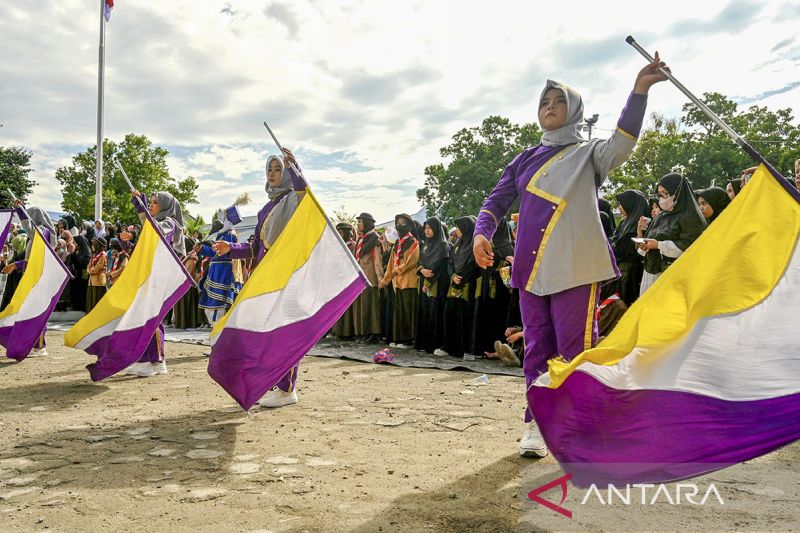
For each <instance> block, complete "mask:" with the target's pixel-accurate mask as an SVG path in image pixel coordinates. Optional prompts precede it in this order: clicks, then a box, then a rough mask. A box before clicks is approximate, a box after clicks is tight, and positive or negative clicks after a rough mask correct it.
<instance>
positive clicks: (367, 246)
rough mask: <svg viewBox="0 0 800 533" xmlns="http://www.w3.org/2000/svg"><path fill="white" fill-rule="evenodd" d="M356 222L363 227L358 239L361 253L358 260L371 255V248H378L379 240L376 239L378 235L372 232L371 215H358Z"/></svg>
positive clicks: (372, 221) (373, 228)
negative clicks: (358, 221)
mask: <svg viewBox="0 0 800 533" xmlns="http://www.w3.org/2000/svg"><path fill="white" fill-rule="evenodd" d="M356 220H360V221H361V223H362V224H363V225H364V233H362V234H361V235H360V236H359V238H358V241H359V243H360V244H361V252H360V254H359V258H361V257H366V256H368V255H369V254H370V253H372V249H373V248H376V247H377V246H380V244H381V240H380V239H379V238H378V234H377V233H376V232H375V231H374V230H375V218H374V217H373V216H372V215H370V214H369V213H361V214H360V215H358V218H356ZM370 232H372V233H370ZM356 250H358V245H356Z"/></svg>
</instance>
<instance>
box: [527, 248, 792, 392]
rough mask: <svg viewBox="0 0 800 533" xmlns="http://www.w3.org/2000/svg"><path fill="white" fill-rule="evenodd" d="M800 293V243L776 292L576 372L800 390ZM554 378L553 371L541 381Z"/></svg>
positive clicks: (657, 386) (648, 385) (670, 384)
mask: <svg viewBox="0 0 800 533" xmlns="http://www.w3.org/2000/svg"><path fill="white" fill-rule="evenodd" d="M798 295H800V247H796V248H795V251H794V255H793V256H792V258H791V260H790V261H789V265H788V267H787V269H786V272H784V274H783V276H782V277H781V278H780V280H779V281H778V283H777V284H776V286H775V288H774V289H773V291H772V293H770V295H769V296H767V297H766V298H765V299H764V300H763V301H762V302H760V303H758V304H757V305H755V306H753V307H751V308H750V309H747V310H745V311H742V312H739V313H735V314H731V315H723V316H715V317H711V318H705V319H702V320H699V321H698V322H697V324H696V325H695V327H694V328H693V329H692V330H691V331H690V332H689V334H688V335H687V336H686V337H684V338H683V339H682V340H681V341H680V342H679V343H677V344H676V345H674V346H671V347H660V348H659V349H656V348H643V347H637V348H636V349H634V351H633V352H631V353H630V354H629V355H627V356H625V357H624V358H623V359H622V360H621V361H620V362H619V363H617V364H615V365H608V366H605V365H597V364H594V363H583V364H581V365H580V366H578V367H577V368H576V371H579V372H585V373H587V374H589V375H591V376H593V377H594V378H595V379H597V380H598V381H600V382H602V383H604V384H605V385H608V386H609V387H613V388H615V389H621V390H622V389H625V390H644V389H649V390H675V391H682V392H690V393H696V394H702V395H703V396H709V397H713V398H719V399H721V400H730V401H748V400H764V399H769V398H777V397H780V396H786V395H789V394H795V393H798V392H800V357H798V354H797V351H796V346H797V335H798V327H797V324H798V317H800V297H798ZM710 378H713V379H710ZM549 383H550V376H549V374H547V373H545V374H543V375H542V376H541V377H540V378H539V379H538V380H537V381H536V385H537V386H547V385H548V384H549Z"/></svg>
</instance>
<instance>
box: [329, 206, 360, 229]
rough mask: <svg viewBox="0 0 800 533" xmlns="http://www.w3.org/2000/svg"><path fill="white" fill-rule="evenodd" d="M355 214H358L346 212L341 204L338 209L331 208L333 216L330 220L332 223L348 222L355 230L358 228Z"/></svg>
mask: <svg viewBox="0 0 800 533" xmlns="http://www.w3.org/2000/svg"><path fill="white" fill-rule="evenodd" d="M357 216H358V215H357V214H356V213H348V212H347V210H346V209H345V208H344V206H341V207H339V209H334V210H333V217H332V218H331V222H333V224H334V225H336V224H342V223H344V224H350V225H351V226H353V227H354V228H356V230H358V221H357V220H356V217H357Z"/></svg>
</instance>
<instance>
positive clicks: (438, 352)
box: [433, 348, 450, 357]
mask: <svg viewBox="0 0 800 533" xmlns="http://www.w3.org/2000/svg"><path fill="white" fill-rule="evenodd" d="M433 355H435V356H436V357H442V356H445V355H450V354H449V353H447V352H445V351H444V350H442V349H441V348H436V349H435V350H434V351H433Z"/></svg>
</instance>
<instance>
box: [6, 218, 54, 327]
mask: <svg viewBox="0 0 800 533" xmlns="http://www.w3.org/2000/svg"><path fill="white" fill-rule="evenodd" d="M45 253H46V250H45V244H44V240H43V239H42V236H41V235H39V232H38V231H34V232H33V244H32V245H31V254H30V256H29V257H28V264H27V266H26V267H25V272H24V273H23V274H22V278H21V279H20V280H19V285H17V290H16V291H14V295H13V296H12V297H11V301H10V302H8V306H7V307H6V308H5V309H4V310H3V312H2V313H0V319H3V318H6V317H8V316H13V315H15V314H17V313H18V312H19V310H20V309H21V308H22V304H23V303H24V302H25V299H26V298H27V297H28V295H29V294H30V292H31V291H32V290H33V288H34V287H35V286H36V284H37V283H39V280H40V279H41V277H42V272H43V271H44V254H45Z"/></svg>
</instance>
